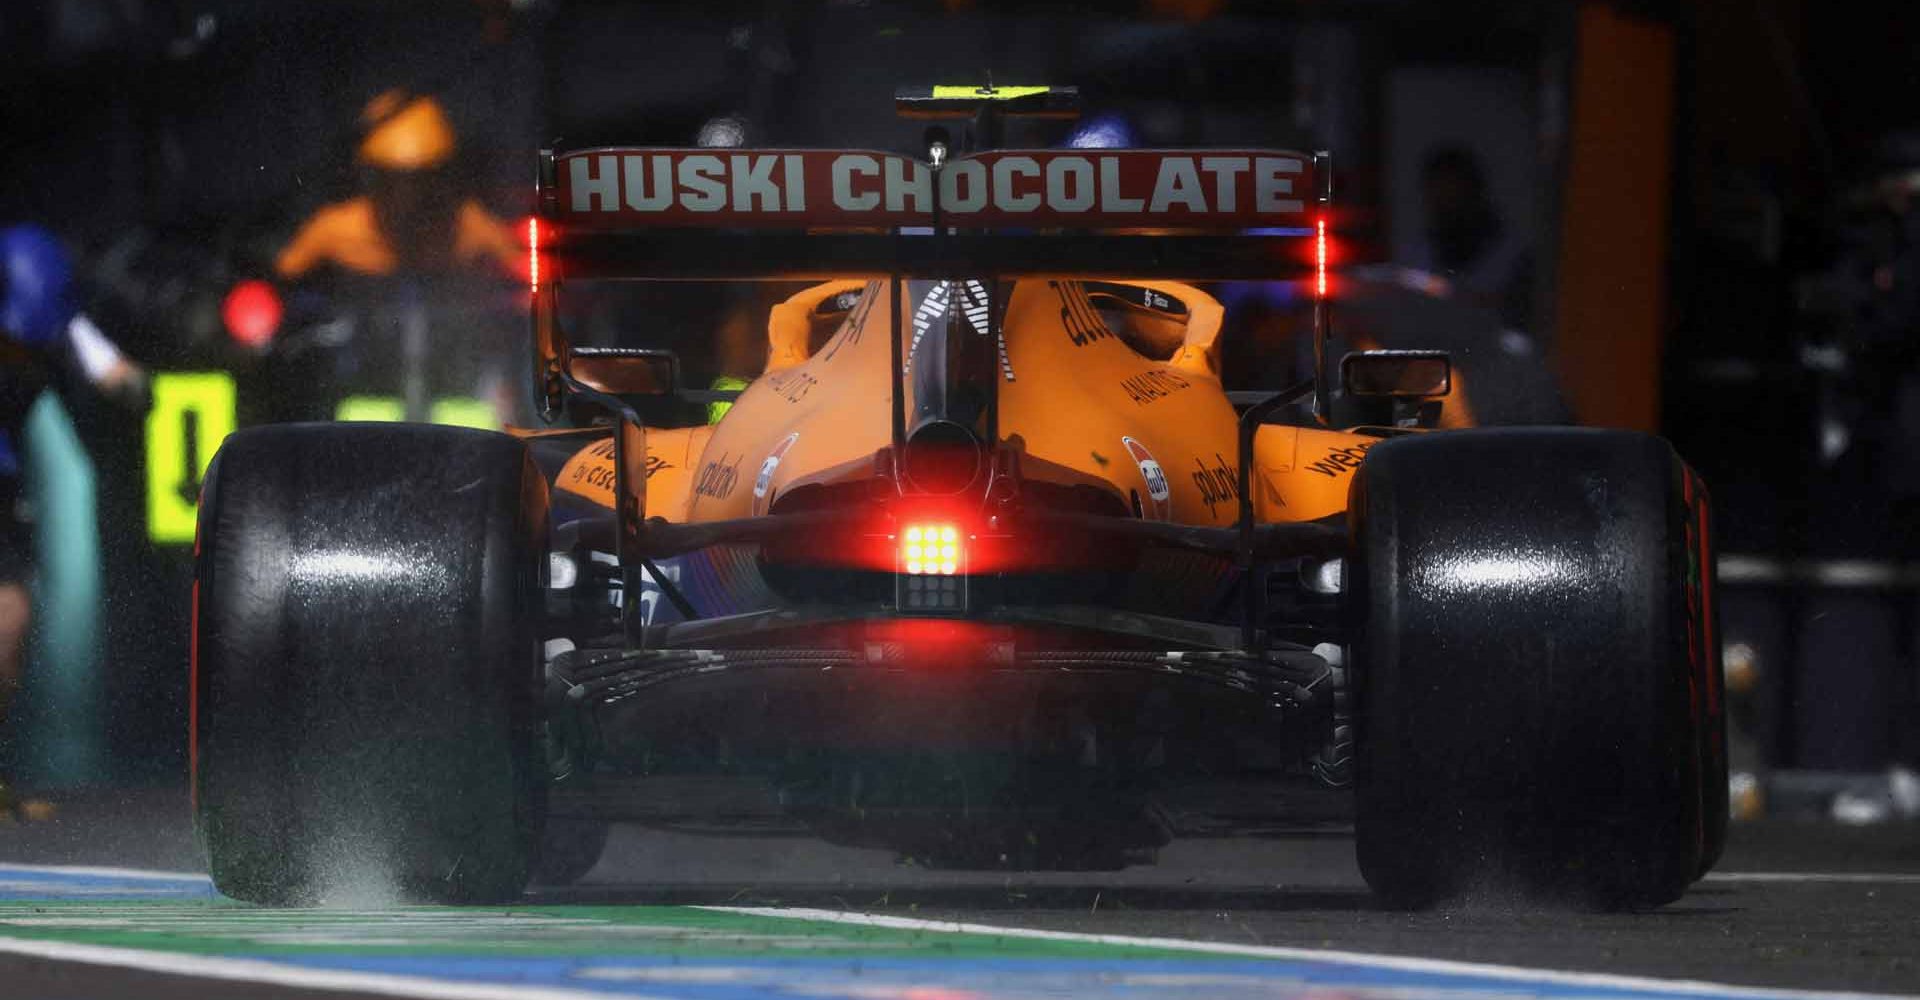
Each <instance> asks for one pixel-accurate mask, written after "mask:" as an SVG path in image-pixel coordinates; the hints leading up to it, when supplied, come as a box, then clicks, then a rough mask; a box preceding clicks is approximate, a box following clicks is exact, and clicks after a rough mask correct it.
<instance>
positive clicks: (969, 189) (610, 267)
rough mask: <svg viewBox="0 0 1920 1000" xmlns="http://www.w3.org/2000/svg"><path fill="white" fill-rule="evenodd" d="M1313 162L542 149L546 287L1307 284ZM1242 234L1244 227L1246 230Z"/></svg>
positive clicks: (1314, 214) (1319, 207)
mask: <svg viewBox="0 0 1920 1000" xmlns="http://www.w3.org/2000/svg"><path fill="white" fill-rule="evenodd" d="M1330 180H1331V171H1330V170H1329V169H1328V163H1327V155H1326V154H1325V153H1319V154H1313V155H1308V154H1304V153H1293V152H1284V151H1276V150H1051V149H1048V150H996V151H992V152H986V153H978V154H974V155H970V156H962V157H957V158H954V159H949V160H946V161H945V162H937V163H926V162H922V161H919V160H915V159H912V158H910V157H906V156H901V155H899V154H895V153H883V152H875V151H865V150H817V149H812V150H795V149H787V150H782V149H768V150H737V151H727V150H708V149H641V148H599V149H582V150H570V151H566V152H555V151H552V150H547V151H543V152H542V153H541V154H540V172H539V182H538V188H537V194H538V199H537V213H538V219H537V222H536V223H535V225H537V226H539V227H540V229H541V233H540V243H541V253H542V257H541V261H540V270H541V272H542V274H543V275H544V276H545V277H546V278H547V280H548V281H549V282H555V281H564V280H567V279H570V278H577V279H596V280H609V279H610V280H648V279H654V280H702V279H713V280H726V279H789V278H833V277H856V276H885V275H894V274H898V275H902V276H905V277H914V278H953V277H979V276H982V275H984V274H994V275H1004V276H1022V275H1028V274H1048V275H1066V276H1088V277H1111V278H1184V279H1189V280H1208V279H1213V280H1228V279H1246V280H1259V279H1269V280H1271V279H1284V278H1300V277H1305V276H1307V275H1308V274H1309V273H1310V272H1311V269H1312V267H1313V266H1314V256H1313V254H1312V248H1311V247H1310V246H1309V247H1303V246H1302V245H1301V244H1299V243H1290V242H1288V241H1285V240H1283V239H1282V240H1276V237H1296V238H1304V237H1311V236H1315V235H1316V227H1317V226H1318V225H1319V224H1320V223H1321V221H1323V220H1324V218H1325V214H1326V209H1327V208H1328V206H1329V203H1330V202H1331V200H1332V190H1331V186H1330V183H1329V182H1330ZM1250 230H1251V231H1252V234H1249V231H1250Z"/></svg>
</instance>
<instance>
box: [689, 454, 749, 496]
mask: <svg viewBox="0 0 1920 1000" xmlns="http://www.w3.org/2000/svg"><path fill="white" fill-rule="evenodd" d="M745 457H746V456H744V455H742V456H739V457H736V458H735V459H734V460H733V461H732V462H728V461H727V455H726V453H725V452H722V453H721V454H720V457H719V458H718V459H716V460H714V461H711V462H708V463H707V464H705V465H702V466H701V467H700V472H699V473H698V474H697V475H695V476H694V479H693V492H695V493H697V494H699V495H701V496H703V497H712V498H714V499H715V500H725V499H726V498H728V497H730V496H732V495H733V491H734V489H735V488H736V487H738V486H739V485H740V459H741V458H745Z"/></svg>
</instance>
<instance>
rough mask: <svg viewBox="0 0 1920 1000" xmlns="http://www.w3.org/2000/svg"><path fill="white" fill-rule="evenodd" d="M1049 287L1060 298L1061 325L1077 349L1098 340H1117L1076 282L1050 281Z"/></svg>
mask: <svg viewBox="0 0 1920 1000" xmlns="http://www.w3.org/2000/svg"><path fill="white" fill-rule="evenodd" d="M1047 287H1048V288H1051V289H1053V292H1054V294H1055V295H1058V296H1060V325H1061V326H1063V327H1065V328H1066V331H1067V338H1068V339H1069V340H1072V341H1073V346H1075V347H1085V346H1087V345H1088V344H1091V343H1093V342H1094V341H1096V340H1113V339H1117V338H1115V337H1114V335H1113V331H1112V330H1109V329H1107V324H1106V321H1105V320H1103V319H1101V318H1100V310H1098V309H1095V308H1094V307H1093V303H1092V302H1089V301H1087V293H1086V290H1085V289H1082V288H1081V287H1080V286H1079V284H1077V283H1075V282H1070V281H1069V282H1061V281H1049V282H1047Z"/></svg>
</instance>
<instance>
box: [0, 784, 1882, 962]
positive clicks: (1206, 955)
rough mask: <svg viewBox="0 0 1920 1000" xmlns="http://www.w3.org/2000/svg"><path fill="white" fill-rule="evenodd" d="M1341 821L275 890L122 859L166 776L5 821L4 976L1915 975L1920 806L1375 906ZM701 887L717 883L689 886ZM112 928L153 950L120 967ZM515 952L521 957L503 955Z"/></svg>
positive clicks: (682, 846)
mask: <svg viewBox="0 0 1920 1000" xmlns="http://www.w3.org/2000/svg"><path fill="white" fill-rule="evenodd" d="M1351 848H1352V845H1351V841H1350V840H1349V839H1347V838H1346V837H1344V836H1338V835H1322V836H1317V837H1311V838H1307V839H1297V838H1288V839H1254V838H1246V839H1196V840H1186V841H1180V842H1176V843H1175V844H1174V845H1172V846H1171V847H1169V848H1167V849H1165V850H1163V851H1162V852H1161V856H1160V863H1159V864H1158V865H1156V866H1151V867H1138V868H1132V869H1128V870H1126V871H1122V872H1103V873H994V872H951V871H929V870H925V869H921V868H917V867H913V866H910V865H903V864H901V863H899V862H898V861H897V859H895V858H894V857H893V856H892V855H890V854H888V853H886V852H883V851H872V850H856V849H847V848H837V847H833V846H830V845H826V844H822V843H820V842H817V841H813V840H808V839H790V838H706V837H694V836H687V835H677V834H667V833H659V832H653V831H648V830H642V829H638V828H629V827H620V828H617V829H616V831H615V835H614V839H613V842H612V843H611V844H610V846H609V849H608V852H607V855H606V857H605V858H604V859H603V861H602V863H601V864H600V866H599V867H598V868H596V869H595V870H594V871H593V872H592V873H590V874H589V876H588V877H587V879H586V880H585V881H584V882H583V883H582V884H581V885H579V886H577V887H574V888H571V889H567V890H564V891H551V890H549V891H537V892H535V893H532V894H530V895H529V897H528V899H527V901H526V905H525V906H524V907H514V908H511V909H504V908H494V909H491V910H472V911H452V910H431V909H428V910H420V909H411V910H401V911H379V910H376V909H375V908H373V907H371V906H369V905H368V904H366V903H365V902H364V901H362V902H360V903H355V902H353V901H349V902H348V905H349V906H350V907H357V908H353V909H348V910H318V911H298V912H286V911H279V912H276V911H262V910H254V909H250V908H243V907H237V906H234V905H232V904H228V903H225V902H224V901H219V900H216V899H214V898H213V897H212V895H211V893H210V891H209V890H207V889H206V888H205V886H204V883H202V882H200V881H199V880H197V879H192V878H185V879H182V878H175V879H171V880H167V879H142V878H138V877H135V876H133V875H128V874H122V873H121V872H120V871H119V870H122V869H133V870H141V871H159V872H177V873H183V874H184V873H192V872H196V871H199V870H201V861H200V858H199V855H198V852H197V849H196V847H195V845H194V842H193V837H192V832H191V829H190V825H189V823H188V821H187V817H186V808H185V802H184V796H183V795H181V794H180V793H178V792H175V791H172V790H157V791H156V790H146V791H136V792H103V793H90V794H84V795H78V796H75V797H71V798H69V799H67V800H65V801H64V802H63V808H62V812H61V816H60V818H59V819H58V820H56V821H55V822H52V823H45V824H34V825H30V826H19V825H4V824H0V996H4V997H7V998H9V1000H11V998H23V1000H24V998H30V997H49V998H81V997H86V998H118V997H156V998H168V997H206V998H212V1000H224V998H229V997H231V998H241V997H247V998H276V1000H280V998H284V1000H291V998H305V997H314V998H319V997H329V998H335V1000H337V998H341V997H352V996H367V997H373V996H393V995H412V996H447V997H461V996H475V997H502V998H513V997H520V996H526V997H528V998H541V997H560V996H588V995H591V991H597V990H607V991H612V992H608V993H606V994H605V995H616V996H618V995H645V996H654V997H693V998H715V1000H724V998H732V997H761V996H765V997H778V996H812V997H822V996H833V997H841V996H844V997H860V998H881V997H899V998H913V1000H956V998H961V997H981V998H988V997H1003V996H1008V997H1010V996H1022V997H1026V996H1047V997H1053V996H1062V997H1064V996H1083V995H1097V996H1128V997H1162V996H1181V997H1188V996H1191V997H1215V996H1219V997H1238V996H1263V997H1316V998H1317V997H1328V996H1342V997H1367V996H1462V995H1472V996H1493V995H1502V996H1505V995H1523V996H1574V995H1580V996H1596V995H1615V996H1649V995H1672V996H1739V995H1747V996H1755V995H1759V994H1754V993H1752V992H1750V991H1746V992H1743V991H1742V990H1739V989H1733V990H1728V989H1719V988H1717V987H1711V988H1710V987H1703V986H1699V985H1697V983H1700V982H1704V983H1710V984H1723V985H1725V986H1730V987H1748V988H1750V987H1760V988H1771V989H1775V990H1811V991H1822V992H1867V993H1886V994H1907V995H1920V828H1915V827H1912V826H1881V827H1873V828H1863V829H1844V828H1836V827H1832V826H1826V825H1814V824H1799V823H1787V822H1783V821H1772V822H1764V823H1760V824H1749V825H1743V826H1736V828H1735V830H1734V834H1733V838H1732V842H1731V845H1730V847H1729V850H1728V853H1727V856H1726V858H1725V859H1724V860H1723V861H1722V863H1721V865H1720V868H1719V869H1718V871H1717V872H1716V873H1715V875H1713V876H1711V877H1710V878H1709V879H1708V880H1707V881H1705V882H1703V883H1701V884H1700V885H1698V886H1696V887H1695V889H1694V890H1693V891H1692V892H1691V893H1689V894H1688V896H1687V897H1686V898H1685V899H1683V900H1682V901H1681V902H1679V903H1677V904H1675V905H1673V906H1669V907H1665V908H1663V909H1660V910H1657V911H1654V912H1650V913H1639V914H1586V913H1571V912H1562V911H1552V910H1541V909H1537V908H1533V907H1529V906H1525V905H1521V904H1516V903H1513V902H1510V901H1503V900H1499V899H1487V900H1483V901H1480V902H1478V903H1476V904H1474V905H1471V906H1465V907H1459V908H1454V909H1449V910H1444V911H1439V912H1429V913H1418V914H1402V913H1394V912H1389V911H1384V910H1381V909H1379V908H1377V907H1376V906H1375V904H1374V903H1373V901H1372V900H1371V899H1370V898H1369V897H1368V895H1367V893H1366V891H1365V889H1364V887H1363V886H1362V884H1361V882H1360V879H1359V875H1358V873H1357V872H1356V871H1355V869H1354V866H1353V862H1352V858H1351ZM65 866H106V867H109V868H110V869H112V870H108V871H92V872H88V871H74V870H73V869H71V868H68V867H65ZM716 906H718V907H728V908H734V909H731V910H729V911H728V912H719V911H715V910H711V909H696V908H695V907H716ZM763 908H782V909H780V910H779V912H778V913H777V914H773V915H769V914H768V913H766V912H763ZM793 908H798V909H793ZM796 917H805V918H813V919H795V918H796ZM553 921H559V922H558V923H555V922H553ZM849 921H853V923H849ZM928 922H933V923H928ZM946 922H958V923H963V924H969V925H986V927H990V928H1001V929H1005V928H1012V929H1014V930H1012V931H992V930H979V929H976V932H975V933H971V934H959V933H950V932H951V931H954V930H956V928H952V927H949V926H947V925H946ZM876 924H877V925H883V926H875V925H876ZM182 928H184V930H183V929H182ZM235 928H243V929H242V930H236V929H235ZM1035 931H1039V932H1070V933H1069V934H1068V935H1066V936H1052V935H1048V934H1046V933H1040V934H1034V933H1033V932H1035ZM141 935H148V936H147V937H142V936H141ZM153 935H159V936H153ZM167 935H172V937H168V936H167ZM182 935H184V936H182ZM195 935H199V936H197V937H196V936H195ZM1091 935H1102V936H1107V935H1112V936H1123V937H1124V938H1125V939H1126V940H1118V939H1113V938H1091V937H1086V936H1091ZM1135 939H1156V940H1152V941H1141V940H1135ZM1161 939H1178V941H1166V940H1161ZM22 941H25V942H26V943H24V944H22V943H21V942H22ZM156 941H160V942H167V943H164V944H163V945H162V946H154V945H153V942H156ZM1181 942H1199V943H1200V944H1198V945H1190V944H1183V943H1181ZM103 945H104V946H109V947H107V948H106V950H104V951H102V950H99V949H100V948H101V946H103ZM154 947H158V949H159V950H158V951H154V950H150V949H151V948H154ZM129 948H133V949H139V950H138V951H137V952H129V951H128V949H129ZM1196 949H1198V950H1196ZM1303 949H1304V950H1303ZM1309 950H1310V951H1309ZM1323 951H1331V952H1339V953H1343V954H1342V955H1334V956H1325V955H1322V954H1321V953H1322V952H1323ZM129 953H133V954H137V955H145V956H152V955H154V954H160V955H161V958H160V959H154V960H151V961H148V960H145V959H142V960H141V961H135V962H133V963H131V964H132V967H128V964H127V963H126V962H123V961H122V959H123V958H124V956H125V955H126V954H129ZM1351 953H1363V954H1361V955H1359V956H1357V957H1356V956H1354V955H1352V954H1351ZM169 954H176V955H177V954H185V955H186V956H187V957H186V958H184V959H182V960H180V962H179V963H175V962H174V960H173V959H172V958H169V957H167V956H168V955H169ZM507 954H512V955H520V956H524V958H522V959H516V960H515V963H517V964H515V963H504V964H503V962H502V961H496V960H495V959H498V958H499V956H501V955H507ZM435 956H439V957H435ZM1408 958H1411V959H1419V960H1439V962H1440V963H1442V964H1434V963H1433V962H1407V961H1404V959H1408ZM102 962H109V963H112V964H101V963H102ZM196 963H198V964H196ZM221 963H227V964H224V965H223V964H221ZM250 963H251V964H250ZM276 963H296V964H297V967H298V968H299V969H302V970H305V971H302V972H300V973H299V974H298V975H287V976H279V977H278V978H275V976H273V975H269V976H266V977H265V978H264V979H262V978H260V977H259V976H256V974H255V970H256V969H257V968H259V967H268V968H269V971H272V970H273V969H281V970H284V969H286V968H289V966H288V965H286V964H276ZM461 963H465V964H461ZM1444 963H1479V965H1476V966H1474V967H1463V966H1454V965H1449V964H1444ZM176 964H177V965H178V967H175V965H176ZM1488 966H1498V967H1499V968H1489V967H1488ZM1516 968H1517V969H1519V970H1530V971H1516ZM209 970H211V971H209ZM316 970H318V971H316ZM340 970H345V971H346V972H347V973H349V974H345V975H336V972H339V971H340ZM476 970H478V971H476ZM1570 974H1605V975H1607V976H1612V977H1650V978H1651V979H1656V980H1660V982H1647V981H1637V980H1636V981H1628V980H1621V979H1594V978H1590V977H1583V976H1582V975H1570ZM276 975H277V974H276ZM380 975H388V976H397V977H398V978H394V979H391V980H383V979H379V978H377V977H378V976H380ZM209 976H212V977H213V978H209ZM330 976H331V977H334V978H329V977H330ZM369 976H374V977H376V978H367V977H369ZM222 977H224V978H222ZM234 977H240V978H234ZM303 977H304V978H303ZM356 977H358V978H356ZM474 977H481V978H474ZM481 979H485V982H484V983H483V982H482V981H481ZM1681 981H1691V982H1693V983H1695V984H1696V985H1686V984H1684V983H1682V982H1681ZM382 982H393V983H399V984H401V985H400V986H399V987H396V988H395V989H393V990H388V989H385V988H381V987H380V984H381V983H382ZM489 983H490V984H492V985H487V984H489ZM422 984H425V985H422ZM435 984H438V985H435ZM321 987H324V988H321ZM543 989H544V990H547V992H540V991H541V990H543ZM576 990H579V991H587V992H573V991H576Z"/></svg>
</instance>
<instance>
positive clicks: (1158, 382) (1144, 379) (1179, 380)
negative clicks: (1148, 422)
mask: <svg viewBox="0 0 1920 1000" xmlns="http://www.w3.org/2000/svg"><path fill="white" fill-rule="evenodd" d="M1192 384H1193V383H1192V382H1189V381H1187V379H1186V377H1185V376H1183V375H1178V374H1175V373H1174V372H1171V371H1166V370H1164V369H1155V370H1153V371H1146V372H1141V373H1140V374H1138V375H1129V376H1127V377H1126V378H1124V379H1121V380H1120V388H1121V389H1122V390H1123V391H1125V392H1126V394H1127V398H1129V399H1131V400H1133V401H1134V402H1135V403H1137V404H1139V405H1141V406H1145V405H1147V404H1148V403H1151V402H1153V401H1154V400H1156V399H1165V398H1167V397H1168V396H1171V395H1173V394H1174V393H1176V392H1179V391H1180V390H1182V389H1185V388H1187V387H1188V386H1191V385H1192Z"/></svg>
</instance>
